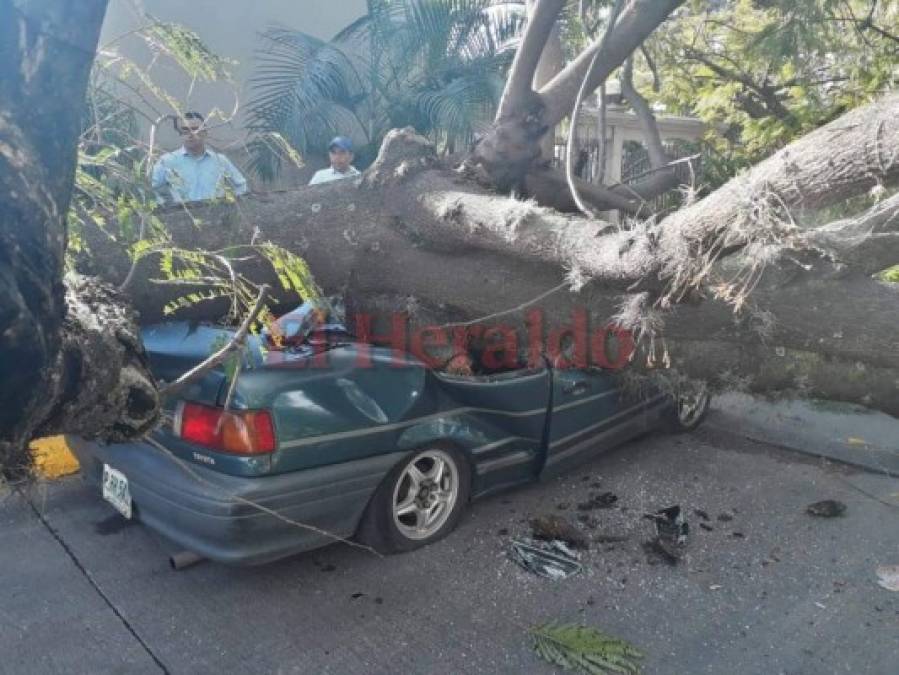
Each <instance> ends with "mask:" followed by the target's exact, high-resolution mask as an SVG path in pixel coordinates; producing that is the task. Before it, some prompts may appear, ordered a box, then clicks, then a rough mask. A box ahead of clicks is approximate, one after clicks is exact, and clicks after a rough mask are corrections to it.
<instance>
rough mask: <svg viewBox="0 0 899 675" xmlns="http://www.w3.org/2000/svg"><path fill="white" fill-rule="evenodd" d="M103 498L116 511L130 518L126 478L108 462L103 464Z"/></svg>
mask: <svg viewBox="0 0 899 675" xmlns="http://www.w3.org/2000/svg"><path fill="white" fill-rule="evenodd" d="M103 499H105V500H106V501H108V502H109V503H110V504H112V505H113V506H114V507H115V509H116V511H118V512H119V513H121V514H122V515H123V516H125V517H126V518H128V519H130V518H131V490H129V488H128V478H127V477H126V476H125V474H123V473H122V472H121V471H117V470H116V469H113V468H112V467H111V466H109V464H104V465H103Z"/></svg>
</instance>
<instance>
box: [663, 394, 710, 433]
mask: <svg viewBox="0 0 899 675" xmlns="http://www.w3.org/2000/svg"><path fill="white" fill-rule="evenodd" d="M711 402H712V395H711V394H710V393H709V390H708V388H707V387H706V386H705V385H697V386H692V387H689V388H687V389H686V390H685V391H682V392H679V394H678V396H676V397H675V398H674V402H673V405H672V406H671V410H670V412H669V414H668V416H667V419H666V425H665V426H666V428H667V430H668V431H669V432H670V433H674V434H682V433H686V432H688V431H693V430H694V429H696V428H697V427H698V426H699V425H700V424H702V422H703V421H704V420H705V418H706V415H708V413H709V407H710V405H711Z"/></svg>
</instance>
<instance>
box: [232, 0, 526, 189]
mask: <svg viewBox="0 0 899 675" xmlns="http://www.w3.org/2000/svg"><path fill="white" fill-rule="evenodd" d="M523 23H524V3H523V2H503V3H497V2H495V0H369V2H368V11H367V13H366V15H365V16H363V17H362V18H360V19H358V20H357V21H355V22H353V23H352V24H350V25H349V26H347V27H346V28H344V29H343V30H341V31H340V32H339V33H338V34H337V35H336V36H335V37H334V38H333V39H332V40H331V41H329V42H325V41H323V40H320V39H318V38H315V37H312V36H310V35H308V34H306V33H303V32H300V31H295V30H288V29H285V28H270V29H269V30H267V31H266V32H265V33H264V34H263V36H262V41H263V45H262V47H261V48H260V50H259V52H258V58H259V66H258V69H257V71H256V74H255V76H254V77H253V79H252V85H253V98H252V100H251V102H250V104H249V121H250V129H251V131H252V132H253V134H254V139H253V141H252V142H251V144H250V148H251V153H252V156H253V160H252V166H253V168H254V170H255V171H256V172H257V173H259V175H260V176H262V177H263V178H272V177H274V176H275V175H277V173H278V171H279V170H280V166H281V162H282V158H283V153H282V152H281V150H282V149H283V148H284V147H285V145H286V146H287V147H288V149H291V148H292V149H294V150H296V151H297V152H299V153H300V155H304V156H308V155H315V154H322V153H324V149H325V145H326V143H327V141H328V139H330V138H331V137H333V136H335V135H337V134H341V135H346V136H350V137H351V138H353V140H354V141H355V143H356V147H357V152H356V156H357V162H358V163H359V164H360V165H363V166H364V165H366V164H367V163H369V162H370V161H371V160H372V159H373V158H374V155H375V153H376V152H377V150H378V148H379V147H380V144H381V140H382V139H383V137H384V135H385V134H386V133H387V131H389V130H390V129H393V128H396V127H405V126H412V127H415V129H416V130H417V131H418V132H419V133H422V134H424V135H426V136H428V137H429V138H430V139H431V140H432V141H434V143H435V144H436V145H437V147H438V148H439V149H440V150H441V151H443V152H453V151H454V150H456V149H460V148H463V147H465V146H467V145H468V144H470V143H471V142H472V141H473V139H474V138H475V136H476V135H477V134H478V133H479V132H480V131H481V130H482V129H484V128H485V127H486V125H488V124H489V123H490V122H491V121H492V119H493V115H494V112H495V110H496V106H497V103H498V101H499V97H500V95H501V93H502V89H503V85H504V83H505V73H506V70H507V68H508V66H509V65H510V64H511V61H512V58H513V56H514V47H515V45H516V36H517V35H518V32H519V31H520V29H521V27H522V26H523ZM274 139H276V140H277V142H273V141H274Z"/></svg>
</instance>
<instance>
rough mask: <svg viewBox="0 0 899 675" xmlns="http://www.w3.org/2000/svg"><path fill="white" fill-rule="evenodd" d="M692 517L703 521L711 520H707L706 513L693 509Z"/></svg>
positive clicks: (707, 514) (707, 515)
mask: <svg viewBox="0 0 899 675" xmlns="http://www.w3.org/2000/svg"><path fill="white" fill-rule="evenodd" d="M693 515H694V516H696V517H697V518H702V519H703V520H711V518H709V513H708V511H704V510H702V509H693Z"/></svg>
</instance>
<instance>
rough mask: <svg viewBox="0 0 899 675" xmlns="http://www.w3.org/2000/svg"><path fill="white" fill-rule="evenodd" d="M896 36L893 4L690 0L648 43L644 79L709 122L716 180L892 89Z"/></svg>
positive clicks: (669, 101) (663, 98)
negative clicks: (716, 163) (717, 172)
mask: <svg viewBox="0 0 899 675" xmlns="http://www.w3.org/2000/svg"><path fill="white" fill-rule="evenodd" d="M890 36H893V37H890ZM895 36H899V3H896V2H872V0H840V1H839V2H836V1H834V0H769V1H767V2H759V1H758V0H729V1H728V2H721V3H715V4H714V5H710V3H709V2H708V1H707V0H691V2H689V3H687V5H685V6H684V7H683V9H682V10H681V11H680V12H678V13H677V14H676V15H675V17H674V18H673V19H672V20H669V21H667V22H665V23H664V24H663V25H662V26H661V27H660V28H659V30H658V31H656V33H655V34H654V35H653V37H652V38H651V40H650V41H649V42H648V44H647V53H648V54H649V56H650V57H651V60H652V66H653V68H652V69H651V68H649V64H648V62H647V61H646V60H645V59H643V58H642V57H641V58H639V59H638V73H639V78H638V86H640V88H641V91H642V92H643V93H644V94H646V95H647V96H648V97H650V98H652V99H653V100H655V101H656V102H659V103H662V104H664V105H665V107H666V108H667V110H668V111H670V112H676V113H681V114H691V115H697V116H699V117H700V118H702V119H703V120H705V121H706V122H708V123H709V125H710V126H709V134H708V141H709V143H710V145H711V147H712V149H713V150H714V151H715V152H716V153H717V155H718V158H717V159H718V160H719V161H720V160H722V159H723V160H725V161H724V164H723V165H719V166H716V167H707V168H712V169H713V170H714V169H718V170H720V173H721V175H718V176H712V177H711V180H712V181H713V182H720V181H722V180H724V179H726V178H727V177H729V175H732V174H733V172H734V171H735V170H736V169H738V168H739V167H742V166H746V165H748V164H752V163H754V162H756V161H758V159H760V158H762V157H764V156H767V155H768V154H770V153H771V152H772V151H774V150H776V149H778V148H780V147H782V146H783V145H785V144H786V143H788V142H790V141H792V140H793V139H795V138H797V137H799V136H801V135H803V134H805V133H807V132H808V131H809V130H811V129H814V128H816V127H818V126H820V125H821V124H823V123H825V122H827V121H829V120H831V119H833V118H834V117H836V116H838V115H839V114H841V113H842V112H844V111H845V110H847V109H849V108H852V107H855V106H858V105H860V104H863V103H865V102H868V101H869V100H870V99H871V98H872V97H874V96H877V95H878V94H881V93H883V92H884V91H887V90H889V89H891V88H893V87H895V86H896V83H897V80H899V53H897V50H896V44H897V43H896V38H895ZM653 70H654V71H655V74H657V75H658V76H659V77H658V78H655V77H653ZM651 84H652V85H654V86H650V85H651ZM707 178H709V177H708V176H707Z"/></svg>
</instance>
